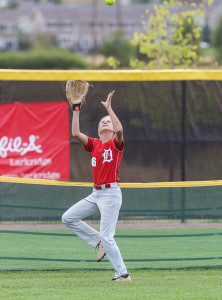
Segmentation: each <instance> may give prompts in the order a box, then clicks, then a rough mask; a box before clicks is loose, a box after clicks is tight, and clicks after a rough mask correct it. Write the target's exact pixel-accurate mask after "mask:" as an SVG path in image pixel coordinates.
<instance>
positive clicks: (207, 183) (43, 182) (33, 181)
mask: <svg viewBox="0 0 222 300" xmlns="http://www.w3.org/2000/svg"><path fill="white" fill-rule="evenodd" d="M0 182H5V183H8V182H9V183H23V184H41V185H57V186H82V187H92V186H93V183H92V182H71V181H58V180H46V179H29V178H19V177H5V176H0ZM119 186H120V187H121V188H168V187H200V186H222V180H208V181H175V182H150V183H120V184H119Z"/></svg>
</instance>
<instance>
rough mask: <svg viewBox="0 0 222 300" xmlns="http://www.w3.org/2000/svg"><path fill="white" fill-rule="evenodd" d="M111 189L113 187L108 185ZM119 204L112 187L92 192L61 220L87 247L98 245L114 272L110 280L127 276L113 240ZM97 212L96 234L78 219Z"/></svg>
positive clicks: (115, 187) (119, 201) (116, 188)
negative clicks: (100, 244)
mask: <svg viewBox="0 0 222 300" xmlns="http://www.w3.org/2000/svg"><path fill="white" fill-rule="evenodd" d="M112 186H113V184H112ZM121 204H122V193H121V190H120V188H119V186H118V184H116V185H115V186H114V187H111V188H108V189H101V190H96V189H94V188H93V192H92V194H91V195H89V196H88V197H86V198H84V199H82V200H81V201H79V202H78V203H76V204H74V205H73V206H72V207H70V208H69V209H68V210H67V211H66V212H65V213H64V214H63V216H62V222H63V223H64V224H65V225H66V226H67V227H68V228H69V229H70V230H72V232H74V233H75V234H76V235H77V236H78V237H80V238H81V239H82V240H83V241H84V242H86V243H87V244H88V245H89V246H91V247H94V248H95V247H96V246H97V245H98V243H99V242H100V241H101V242H102V244H103V247H104V249H105V251H106V255H107V257H108V259H109V261H110V263H111V265H112V266H113V268H114V270H115V276H114V277H120V276H121V275H123V274H126V273H127V269H126V266H125V264H124V262H123V259H122V256H121V253H120V251H119V248H118V246H117V244H116V242H115V240H114V235H115V229H116V223H117V220H118V216H119V210H120V207H121ZM98 210H99V211H100V214H101V220H100V232H98V231H97V230H95V229H94V228H92V227H90V226H89V225H88V224H86V223H85V222H83V221H82V219H84V218H86V217H88V216H90V215H92V214H94V213H96V212H98Z"/></svg>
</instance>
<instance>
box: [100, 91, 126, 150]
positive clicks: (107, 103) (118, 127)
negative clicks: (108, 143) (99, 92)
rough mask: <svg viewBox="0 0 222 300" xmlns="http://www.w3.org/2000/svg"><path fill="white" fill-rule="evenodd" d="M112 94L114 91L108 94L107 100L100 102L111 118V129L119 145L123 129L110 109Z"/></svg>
mask: <svg viewBox="0 0 222 300" xmlns="http://www.w3.org/2000/svg"><path fill="white" fill-rule="evenodd" d="M114 93H115V91H112V92H110V93H109V95H108V97H107V100H106V101H105V102H103V101H102V102H101V104H102V105H103V106H104V107H105V108H106V110H107V112H108V114H109V116H110V118H111V121H112V123H113V129H114V131H115V133H116V140H117V142H118V143H119V144H120V145H121V144H122V141H123V127H122V124H121V123H120V120H119V119H118V117H117V116H116V114H115V113H114V111H113V109H112V107H111V99H112V96H113V94H114Z"/></svg>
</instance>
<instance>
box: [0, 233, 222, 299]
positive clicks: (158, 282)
mask: <svg viewBox="0 0 222 300" xmlns="http://www.w3.org/2000/svg"><path fill="white" fill-rule="evenodd" d="M221 235H222V232H221V230H220V229H161V230H159V229H119V230H117V231H116V241H117V244H118V245H119V248H120V250H121V253H122V256H123V258H124V260H125V263H126V265H127V268H128V271H129V273H130V275H131V277H132V280H133V281H132V282H130V283H116V282H112V281H111V279H112V277H113V275H114V271H113V270H112V267H111V265H110V264H109V262H108V260H107V258H105V259H104V261H102V262H101V263H97V262H95V258H96V254H97V253H96V251H95V250H94V249H92V248H90V247H89V246H87V245H86V244H85V243H83V242H82V241H81V240H80V239H79V238H77V237H75V236H72V234H71V232H70V231H68V230H47V231H45V230H29V231H17V232H16V231H0V239H1V248H0V270H1V272H0V283H1V284H0V299H222V293H221V282H222V270H221V269H222V264H221V260H222V255H221V249H222V236H221Z"/></svg>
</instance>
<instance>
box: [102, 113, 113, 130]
mask: <svg viewBox="0 0 222 300" xmlns="http://www.w3.org/2000/svg"><path fill="white" fill-rule="evenodd" d="M104 130H106V131H111V132H113V123H112V121H111V119H110V117H109V116H107V117H104V118H102V120H101V121H100V122H99V133H101V132H103V131H104Z"/></svg>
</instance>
